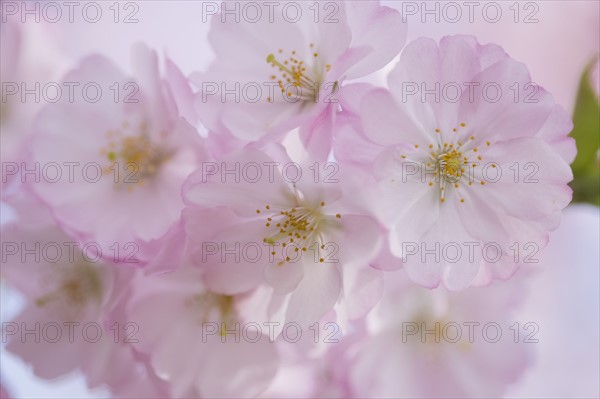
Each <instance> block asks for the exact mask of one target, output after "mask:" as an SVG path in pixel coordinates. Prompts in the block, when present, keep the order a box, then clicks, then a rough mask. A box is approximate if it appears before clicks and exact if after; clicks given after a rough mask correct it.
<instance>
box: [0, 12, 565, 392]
mask: <svg viewBox="0 0 600 399" xmlns="http://www.w3.org/2000/svg"><path fill="white" fill-rule="evenodd" d="M332 4H335V6H336V7H337V8H336V10H337V13H336V19H335V21H334V22H331V21H327V20H326V19H324V20H321V21H315V20H314V19H313V18H312V15H313V14H312V13H311V12H308V7H310V6H311V4H309V3H308V2H307V3H301V6H302V7H306V8H307V10H305V11H307V12H305V13H304V14H303V15H305V17H304V18H301V19H300V20H299V21H294V22H293V23H291V22H289V21H287V20H284V19H281V18H279V19H278V18H277V15H276V16H275V17H276V18H275V21H271V20H267V19H263V20H261V21H258V22H254V21H253V22H249V21H235V22H234V21H233V20H226V19H222V18H221V17H220V14H215V15H214V16H213V17H212V24H211V28H210V32H209V40H210V43H211V45H212V48H213V50H214V54H215V57H214V61H213V62H212V64H211V65H210V66H209V67H208V68H207V69H206V70H205V71H202V72H195V73H193V74H192V75H190V76H189V77H186V76H185V75H184V74H183V73H182V72H181V71H180V69H179V68H178V67H177V65H176V63H175V62H174V61H173V60H171V59H169V58H165V59H164V60H161V59H160V58H159V56H158V54H157V53H156V52H155V51H153V50H151V49H149V48H148V47H146V46H145V45H142V44H139V45H136V46H135V47H134V48H133V49H132V52H131V60H132V62H131V65H132V68H131V70H130V72H124V71H123V70H121V68H120V67H118V66H116V65H115V64H114V63H113V62H112V61H111V60H110V59H108V58H106V57H104V56H102V55H99V54H93V55H90V56H88V57H86V58H85V59H83V60H81V61H80V62H79V63H78V64H77V65H76V66H75V67H73V68H71V69H70V71H69V72H67V73H66V74H65V75H64V76H63V77H62V81H61V82H62V85H63V86H68V85H69V84H72V83H73V82H82V85H83V83H85V82H94V87H97V88H101V90H100V92H101V93H102V94H101V95H98V96H95V97H94V99H93V100H90V99H89V98H87V99H86V100H80V99H79V100H78V99H75V101H71V99H70V98H67V97H66V96H63V97H62V98H60V100H58V101H56V102H54V103H52V104H48V105H45V106H41V107H36V109H33V110H32V109H31V107H25V106H23V104H19V103H18V102H15V103H14V104H13V103H9V104H5V103H4V100H3V104H2V105H3V109H2V115H1V116H2V117H1V119H0V121H1V123H2V144H3V146H2V147H3V153H2V156H3V165H2V182H3V183H2V188H3V195H2V200H3V202H4V203H5V204H7V206H8V208H10V209H11V212H12V214H13V218H12V220H11V221H9V222H7V223H3V226H2V229H3V231H2V278H3V280H4V279H5V280H6V281H7V282H8V283H9V284H10V285H12V286H14V287H16V288H18V290H19V291H20V292H21V293H22V294H23V296H24V297H25V299H26V305H25V307H24V309H23V310H22V311H21V313H19V314H18V315H17V316H16V318H14V319H13V320H11V321H10V322H6V323H3V340H4V339H6V341H5V342H7V350H8V351H10V352H11V353H13V354H16V355H17V356H19V357H20V358H22V359H23V360H24V361H26V362H27V363H30V364H31V365H32V367H33V371H34V372H35V374H36V375H38V376H40V377H42V378H48V379H51V378H56V377H59V376H62V375H65V374H67V373H69V372H71V371H73V370H81V371H82V372H83V374H84V375H85V377H86V381H87V384H88V386H89V387H90V388H92V387H97V386H104V387H107V388H108V389H110V391H111V393H112V394H113V395H114V396H115V397H249V396H252V397H254V396H259V395H264V396H266V397H282V396H291V397H299V396H307V397H315V396H331V395H339V396H348V397H352V396H354V397H365V396H376V397H384V396H388V397H389V396H411V397H419V396H425V397H432V396H440V395H441V396H481V395H485V396H496V395H501V394H502V393H503V391H504V389H505V388H506V386H507V385H508V384H509V383H512V382H514V381H516V380H517V379H518V378H519V377H520V376H521V374H522V373H523V371H524V370H525V369H526V367H527V365H528V364H529V363H530V353H529V352H530V351H529V349H528V348H524V347H523V346H520V345H517V344H516V343H515V342H516V341H514V340H513V339H512V336H508V338H507V334H510V333H512V331H511V330H509V328H511V324H512V323H511V322H510V314H511V309H512V308H514V307H515V306H516V305H517V304H518V303H519V302H520V301H521V300H522V297H523V295H522V292H523V291H524V290H523V288H522V286H523V285H524V281H525V280H527V278H528V276H527V274H528V273H527V267H526V266H527V263H529V261H530V260H532V259H533V258H535V256H536V254H537V253H538V252H539V251H542V250H543V248H544V247H545V245H546V244H547V243H548V241H549V234H550V232H551V231H552V230H553V229H555V228H556V227H557V226H558V224H559V221H560V216H561V211H562V210H563V208H565V207H566V206H567V205H568V204H569V202H570V200H571V190H570V188H569V187H568V183H569V182H570V180H571V179H572V173H571V169H570V167H569V164H570V163H571V162H572V161H573V159H574V156H575V145H574V141H573V140H572V139H571V138H569V137H568V134H569V132H570V131H571V128H572V123H571V120H570V118H569V115H568V114H567V113H566V112H565V111H564V110H563V109H562V108H561V107H560V106H559V105H557V104H556V103H555V101H554V100H553V98H552V96H551V95H550V94H549V93H547V92H546V91H545V90H544V89H543V88H542V87H539V86H538V85H536V84H535V83H533V82H532V79H531V77H530V75H529V72H528V70H527V68H526V66H525V65H523V64H522V63H520V62H518V61H516V60H514V59H512V58H511V57H510V56H509V55H508V54H507V53H506V52H504V50H503V49H502V48H501V47H499V46H497V45H495V44H480V43H479V42H478V41H477V40H476V39H475V38H474V37H471V36H449V37H444V38H443V39H441V40H440V41H439V43H438V42H435V41H433V40H431V39H427V38H420V39H417V40H415V41H412V42H410V43H405V42H406V33H407V27H406V23H405V22H404V21H403V19H402V16H401V15H400V13H399V12H398V11H397V10H394V9H391V8H388V7H385V6H381V5H379V4H378V2H370V3H355V2H350V1H348V2H340V3H337V2H336V3H332ZM308 16H311V17H310V18H309V17H308ZM2 27H3V31H2V47H3V49H7V51H10V52H11V53H12V54H11V55H10V56H9V57H7V58H5V57H3V60H2V61H3V64H2V72H3V79H5V72H6V73H7V75H6V79H7V81H8V80H14V79H15V78H14V76H15V75H16V74H19V73H21V72H22V71H24V70H25V69H24V68H22V66H21V65H20V63H21V62H22V60H20V48H21V47H22V42H21V41H20V40H19V34H20V32H19V30H18V26H10V25H9V24H6V26H5V24H3V26H2ZM5 28H6V32H5V30H4V29H5ZM5 60H6V61H7V65H5ZM392 61H394V62H393V63H392ZM388 64H390V65H392V66H393V67H392V69H391V70H390V72H389V74H388V76H387V84H385V85H383V86H378V85H375V84H372V83H368V82H369V79H368V77H369V76H372V75H373V74H374V73H376V72H378V71H381V70H382V68H384V67H385V66H387V65H388ZM9 87H10V86H9V85H3V89H5V88H9ZM93 91H94V90H88V91H86V93H88V94H87V95H88V96H90V95H91V94H89V93H90V92H93ZM5 105H6V106H5ZM29 114H32V115H33V116H31V117H28V116H27V115H29ZM9 138H10V143H11V144H13V143H18V145H17V144H14V145H11V147H10V150H9V149H7V150H6V154H5V149H4V147H5V143H6V142H8V141H7V140H9ZM505 280H509V281H505ZM482 320H484V321H483V322H482ZM487 322H489V323H487ZM498 329H500V331H501V330H502V329H504V330H505V331H504V332H505V334H504V337H503V339H502V340H500V338H498ZM500 335H502V334H501V333H500ZM427 376H429V377H427ZM473 376H476V377H475V378H473Z"/></svg>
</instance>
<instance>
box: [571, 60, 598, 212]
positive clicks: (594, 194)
mask: <svg viewBox="0 0 600 399" xmlns="http://www.w3.org/2000/svg"><path fill="white" fill-rule="evenodd" d="M595 63H596V60H594V62H592V63H591V64H590V65H589V66H588V67H587V68H586V69H585V71H584V73H583V75H582V76H581V81H580V83H579V91H578V93H577V101H576V103H575V111H574V112H573V124H574V128H573V131H572V132H571V136H572V137H573V138H574V139H575V142H576V145H577V157H576V158H575V161H574V162H573V164H572V165H571V166H572V168H573V175H574V177H575V179H574V181H573V182H572V183H571V188H573V191H574V193H573V201H574V202H588V203H592V204H596V205H599V204H600V164H599V163H598V158H597V157H598V155H597V154H598V149H599V148H600V103H599V100H598V97H597V96H596V93H595V92H594V89H593V87H592V82H591V79H590V73H591V71H592V68H593V67H594V65H595Z"/></svg>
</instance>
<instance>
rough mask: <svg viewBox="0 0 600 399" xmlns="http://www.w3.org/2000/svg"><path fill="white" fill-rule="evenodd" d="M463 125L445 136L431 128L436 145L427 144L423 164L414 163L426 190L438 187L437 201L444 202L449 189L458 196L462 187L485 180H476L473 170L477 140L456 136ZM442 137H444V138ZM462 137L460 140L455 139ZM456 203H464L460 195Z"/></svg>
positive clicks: (478, 158)
mask: <svg viewBox="0 0 600 399" xmlns="http://www.w3.org/2000/svg"><path fill="white" fill-rule="evenodd" d="M466 126H467V125H466V123H461V124H460V127H458V128H454V129H452V132H453V133H452V134H451V135H450V136H449V137H448V135H445V134H444V133H442V132H441V131H440V129H435V133H436V139H437V145H434V144H429V150H428V153H427V157H426V160H425V162H418V160H414V163H416V164H417V165H419V166H420V169H421V176H423V177H424V180H423V181H425V182H427V184H428V185H429V186H430V187H433V188H435V187H438V188H439V193H440V202H445V201H446V194H447V192H448V190H449V187H451V188H453V189H454V190H455V191H456V192H457V193H458V194H459V195H460V194H461V190H462V189H463V185H464V184H466V185H467V186H469V187H471V186H473V185H474V184H476V185H479V186H484V185H485V181H483V180H481V179H479V178H477V177H476V173H475V171H476V170H475V168H477V167H478V166H479V165H480V164H481V161H483V157H482V156H481V154H480V151H479V148H478V147H477V146H476V143H477V140H476V137H475V135H470V136H468V137H466V136H465V135H464V134H460V133H459V129H461V128H466ZM443 136H446V137H445V138H444V137H443ZM461 136H462V137H466V138H465V139H464V141H463V140H460V139H458V137H461ZM485 145H486V147H489V146H490V142H489V141H486V142H485ZM414 148H415V149H416V150H417V152H419V151H420V150H419V145H418V144H415V145H414ZM400 157H401V158H402V160H403V161H404V160H406V159H407V156H406V155H404V154H401V155H400ZM491 167H492V168H496V164H491ZM460 202H461V203H464V202H465V199H464V198H463V197H462V195H461V196H460Z"/></svg>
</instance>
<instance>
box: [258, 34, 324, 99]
mask: <svg viewBox="0 0 600 399" xmlns="http://www.w3.org/2000/svg"><path fill="white" fill-rule="evenodd" d="M310 52H311V58H312V60H313V62H312V65H309V63H307V62H305V61H304V60H302V59H301V58H300V56H299V55H298V54H297V53H296V51H295V50H294V51H292V52H291V54H284V51H283V49H279V51H278V57H279V59H277V57H276V56H275V54H273V53H271V54H269V55H268V56H267V63H268V64H271V66H272V67H273V68H277V69H278V72H279V73H274V74H272V75H271V76H270V79H271V80H273V81H276V82H277V84H278V86H279V89H280V90H281V93H282V94H283V95H284V96H286V97H289V98H292V97H295V98H299V99H301V100H303V101H315V102H316V101H317V100H318V96H319V89H320V86H321V83H322V81H323V78H324V75H325V74H326V73H327V72H329V71H330V70H331V65H330V64H325V65H322V63H321V62H320V59H319V53H318V52H315V51H314V44H312V43H311V44H310ZM334 89H335V87H334ZM267 101H269V102H273V99H272V98H271V97H269V98H267Z"/></svg>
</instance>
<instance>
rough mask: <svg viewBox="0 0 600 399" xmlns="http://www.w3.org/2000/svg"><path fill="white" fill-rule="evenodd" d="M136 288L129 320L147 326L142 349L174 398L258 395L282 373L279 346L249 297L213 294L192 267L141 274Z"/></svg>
mask: <svg viewBox="0 0 600 399" xmlns="http://www.w3.org/2000/svg"><path fill="white" fill-rule="evenodd" d="M133 290H134V293H133V295H132V296H131V297H130V301H129V303H128V305H127V311H126V319H127V320H130V321H131V322H133V323H135V325H136V326H139V342H138V343H136V344H135V346H136V348H137V349H138V350H139V351H140V352H141V353H143V354H145V355H146V356H147V357H148V362H149V364H150V366H151V367H152V369H153V370H154V372H156V374H157V375H158V376H159V377H160V378H161V379H162V380H163V381H165V382H166V383H168V386H169V395H170V396H171V397H176V398H177V397H253V396H256V395H258V394H259V393H260V392H262V391H263V390H264V389H265V388H266V387H267V386H268V384H269V383H270V381H271V379H272V378H273V377H274V376H275V372H276V369H277V364H278V357H277V351H276V347H275V344H274V343H273V342H270V341H269V336H268V334H266V335H263V334H262V331H263V330H262V328H263V326H262V325H261V324H258V323H257V322H256V319H253V318H252V314H253V312H252V309H248V308H244V302H245V300H246V298H245V297H244V296H240V295H238V296H229V295H222V294H217V293H213V292H211V291H208V290H207V289H206V288H205V287H204V286H203V285H202V283H201V275H200V271H199V270H198V269H192V268H181V269H179V270H177V271H175V272H173V273H169V274H163V275H160V276H149V277H140V278H138V279H136V280H135V282H134V284H133ZM257 326H258V327H260V328H258V327H257Z"/></svg>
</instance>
